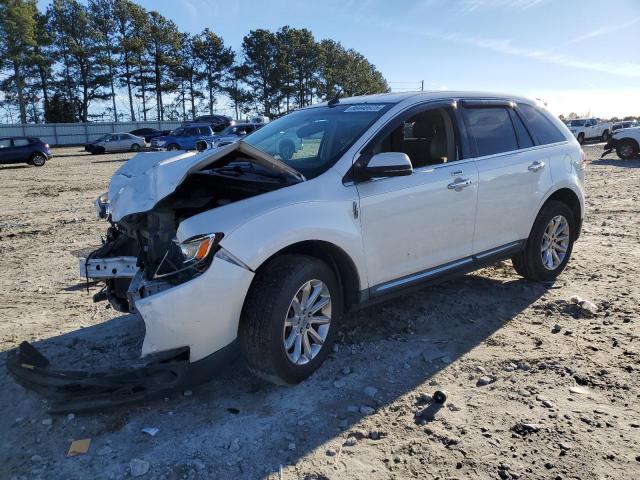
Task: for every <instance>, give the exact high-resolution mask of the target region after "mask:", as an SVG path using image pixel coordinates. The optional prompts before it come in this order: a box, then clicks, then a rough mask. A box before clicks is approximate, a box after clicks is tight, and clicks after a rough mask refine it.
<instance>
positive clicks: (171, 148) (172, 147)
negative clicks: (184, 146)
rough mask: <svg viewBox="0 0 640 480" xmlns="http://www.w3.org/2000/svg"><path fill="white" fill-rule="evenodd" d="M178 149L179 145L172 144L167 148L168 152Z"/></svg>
mask: <svg viewBox="0 0 640 480" xmlns="http://www.w3.org/2000/svg"><path fill="white" fill-rule="evenodd" d="M178 148H179V147H178V145H176V144H175V143H172V144H171V145H169V146H168V147H167V150H178Z"/></svg>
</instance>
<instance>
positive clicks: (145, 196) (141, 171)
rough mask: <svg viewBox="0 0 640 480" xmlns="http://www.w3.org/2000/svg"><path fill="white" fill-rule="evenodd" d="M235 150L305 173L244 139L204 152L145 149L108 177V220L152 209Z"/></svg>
mask: <svg viewBox="0 0 640 480" xmlns="http://www.w3.org/2000/svg"><path fill="white" fill-rule="evenodd" d="M234 150H239V151H241V152H242V153H244V154H246V155H247V156H249V157H251V159H252V160H253V161H255V163H256V164H259V165H262V166H265V167H267V168H270V169H272V170H276V171H277V172H280V173H284V174H288V175H291V176H293V177H294V178H296V179H298V180H299V181H304V180H305V178H304V176H303V175H302V174H301V173H300V172H298V171H297V170H295V169H294V168H291V167H290V166H289V165H287V164H286V163H284V162H281V161H280V160H277V159H275V158H273V157H272V156H271V155H268V154H266V153H264V152H263V151H262V150H258V149H257V148H255V147H253V146H251V145H249V144H248V143H245V142H242V141H240V142H236V143H233V144H231V145H227V146H224V147H221V148H217V149H212V150H205V151H203V152H192V151H191V152H181V153H177V154H176V152H173V151H172V152H145V153H139V154H137V155H135V156H134V157H132V158H131V159H130V160H129V161H127V162H126V163H125V164H124V165H122V166H121V167H120V168H119V169H118V170H116V172H115V173H114V174H113V177H111V183H110V184H109V194H108V198H109V203H110V209H111V219H112V220H113V221H114V222H118V221H119V220H121V219H122V218H124V217H126V216H127V215H131V214H133V213H142V212H147V211H149V210H151V209H152V208H153V207H154V206H155V205H156V204H157V203H158V202H159V201H160V200H162V199H163V198H165V197H167V196H168V195H170V194H171V193H172V192H173V191H174V190H175V189H176V188H177V187H178V185H180V184H181V183H182V182H183V181H184V179H185V178H186V177H187V176H188V175H189V174H190V173H191V172H194V171H197V170H201V169H202V168H204V167H207V166H210V165H212V164H214V163H215V162H216V161H218V160H220V159H222V158H223V157H225V156H227V155H228V154H229V153H231V152H233V151H234Z"/></svg>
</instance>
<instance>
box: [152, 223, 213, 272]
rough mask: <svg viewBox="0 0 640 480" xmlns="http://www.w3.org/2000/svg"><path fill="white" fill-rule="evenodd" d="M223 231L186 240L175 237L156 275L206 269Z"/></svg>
mask: <svg viewBox="0 0 640 480" xmlns="http://www.w3.org/2000/svg"><path fill="white" fill-rule="evenodd" d="M222 237H223V234H222V233H210V234H207V235H198V236H197V237H192V238H190V239H188V240H185V241H184V242H179V241H178V240H177V239H174V240H173V242H171V246H170V247H169V250H168V251H167V253H166V254H165V256H164V258H163V259H162V262H160V265H159V266H158V270H157V271H156V274H155V277H156V278H158V277H166V276H168V275H174V274H178V273H185V274H190V275H194V274H198V273H202V272H203V271H205V270H206V269H207V268H208V267H209V264H210V263H211V260H212V258H213V254H212V252H214V251H215V250H216V248H217V246H218V243H219V242H220V240H222Z"/></svg>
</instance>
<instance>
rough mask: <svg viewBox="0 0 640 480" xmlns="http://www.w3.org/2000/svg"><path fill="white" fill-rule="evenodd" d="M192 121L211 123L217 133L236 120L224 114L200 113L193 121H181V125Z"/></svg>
mask: <svg viewBox="0 0 640 480" xmlns="http://www.w3.org/2000/svg"><path fill="white" fill-rule="evenodd" d="M193 123H207V124H209V125H211V128H212V129H213V131H214V133H218V132H221V131H222V130H224V129H225V128H227V127H229V126H231V125H235V123H236V121H235V120H234V119H233V118H231V117H228V116H226V115H201V116H199V117H196V119H195V120H193V121H187V122H182V126H183V127H186V126H188V125H191V124H193Z"/></svg>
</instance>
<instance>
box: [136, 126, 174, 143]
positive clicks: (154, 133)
mask: <svg viewBox="0 0 640 480" xmlns="http://www.w3.org/2000/svg"><path fill="white" fill-rule="evenodd" d="M170 132H171V130H156V129H155V128H149V127H147V128H138V129H137V130H132V131H130V132H129V133H130V134H131V135H135V136H136V137H144V141H145V142H146V143H151V139H152V138H156V137H161V136H163V135H168V134H169V133H170Z"/></svg>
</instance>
